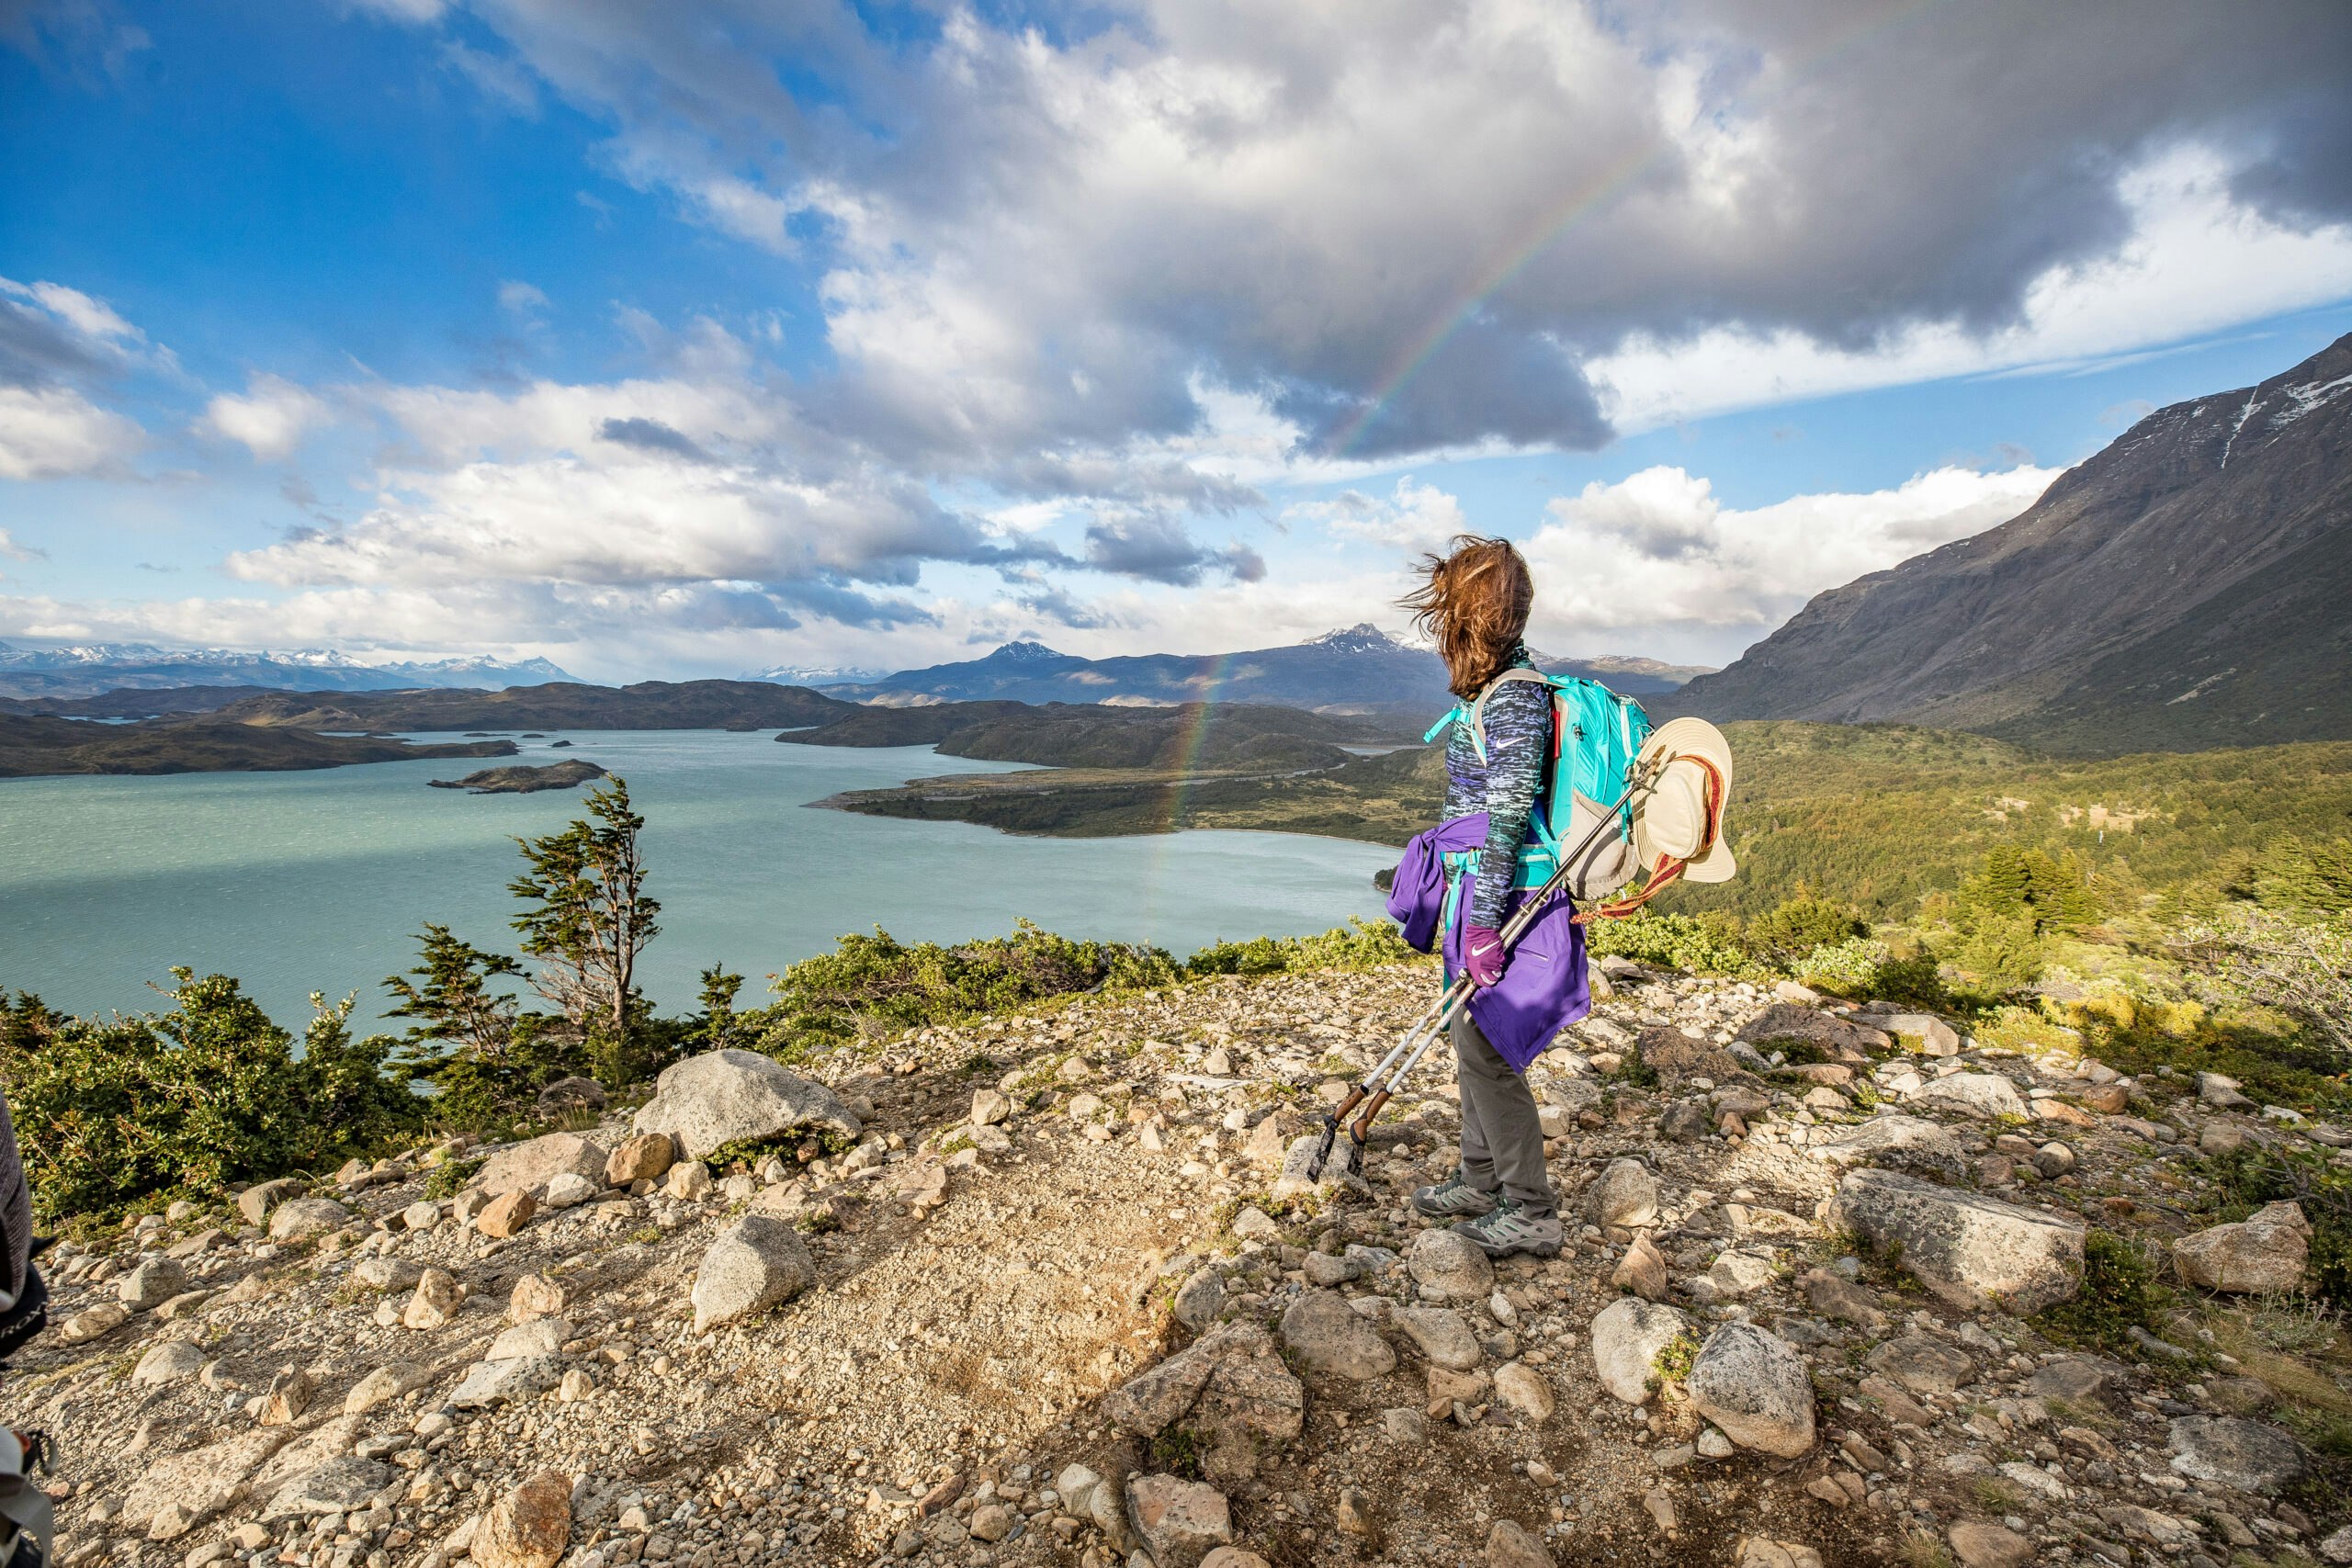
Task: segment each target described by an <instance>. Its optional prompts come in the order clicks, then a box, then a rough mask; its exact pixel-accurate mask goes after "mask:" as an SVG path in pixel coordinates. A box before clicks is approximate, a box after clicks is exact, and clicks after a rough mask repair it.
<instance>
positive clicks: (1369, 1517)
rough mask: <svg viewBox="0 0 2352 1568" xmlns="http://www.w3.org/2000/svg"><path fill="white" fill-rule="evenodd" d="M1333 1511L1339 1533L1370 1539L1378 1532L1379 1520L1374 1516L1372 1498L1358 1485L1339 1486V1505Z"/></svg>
mask: <svg viewBox="0 0 2352 1568" xmlns="http://www.w3.org/2000/svg"><path fill="white" fill-rule="evenodd" d="M1333 1512H1334V1514H1335V1515H1336V1522H1337V1523H1338V1525H1339V1527H1340V1534H1341V1535H1351V1536H1355V1537H1357V1538H1359V1539H1360V1540H1374V1539H1376V1538H1377V1537H1378V1536H1379V1534H1380V1522H1379V1520H1378V1519H1377V1518H1376V1517H1374V1513H1373V1506H1372V1498H1371V1497H1370V1496H1369V1495H1366V1494H1365V1492H1364V1490H1363V1488H1362V1487H1360V1486H1342V1487H1341V1488H1340V1503H1339V1506H1338V1507H1337V1508H1336V1509H1335V1510H1333Z"/></svg>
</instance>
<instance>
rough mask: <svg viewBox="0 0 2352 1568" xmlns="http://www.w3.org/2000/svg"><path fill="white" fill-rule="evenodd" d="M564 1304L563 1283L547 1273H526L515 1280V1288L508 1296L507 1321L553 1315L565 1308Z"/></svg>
mask: <svg viewBox="0 0 2352 1568" xmlns="http://www.w3.org/2000/svg"><path fill="white" fill-rule="evenodd" d="M563 1305H564V1294H563V1287H562V1286H561V1285H559V1284H557V1283H556V1282H555V1281H554V1280H550V1279H548V1277H547V1276H546V1275H545V1274H526V1275H524V1276H523V1277H522V1278H521V1279H519V1280H515V1289H514V1290H513V1292H510V1293H509V1294H508V1296H507V1298H506V1321H507V1322H509V1323H516V1324H520V1323H529V1322H530V1321H531V1320H532V1319H534V1318H540V1317H553V1316H554V1315H555V1314H558V1313H560V1312H561V1311H562V1310H563Z"/></svg>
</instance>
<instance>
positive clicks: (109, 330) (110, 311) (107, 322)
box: [0, 279, 147, 344]
mask: <svg viewBox="0 0 2352 1568" xmlns="http://www.w3.org/2000/svg"><path fill="white" fill-rule="evenodd" d="M0 287H6V288H9V289H10V291H11V292H14V291H15V288H16V286H14V285H9V284H8V283H7V281H6V279H0ZM24 292H25V293H26V295H27V296H28V297H29V298H31V299H35V300H38V301H39V302H40V304H42V305H43V306H45V307H47V308H48V310H49V311H50V313H51V314H52V315H54V316H56V317H57V318H58V319H59V320H61V321H64V322H65V323H66V324H67V325H68V326H70V327H72V328H73V329H74V331H75V332H78V333H82V334H83V335H84V336H85V337H94V338H104V339H107V340H110V341H114V342H119V343H125V344H140V343H145V342H146V341H147V334H146V333H142V332H141V331H140V330H139V329H138V328H137V327H134V326H132V325H131V324H130V322H129V321H124V320H123V319H122V318H121V317H120V316H119V315H118V314H116V313H115V310H114V307H113V306H111V305H108V304H107V303H105V302H104V301H103V300H98V299H91V298H90V296H88V295H87V294H85V293H83V292H82V291H81V290H80V289H78V288H66V287H65V286H64V285H63V284H62V283H35V284H33V285H32V286H31V287H30V288H26V289H25V291H24Z"/></svg>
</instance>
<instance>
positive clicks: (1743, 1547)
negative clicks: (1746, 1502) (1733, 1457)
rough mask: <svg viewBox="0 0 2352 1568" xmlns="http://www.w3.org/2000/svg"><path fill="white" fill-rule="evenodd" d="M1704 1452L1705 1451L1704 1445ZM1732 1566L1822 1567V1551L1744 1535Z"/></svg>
mask: <svg viewBox="0 0 2352 1568" xmlns="http://www.w3.org/2000/svg"><path fill="white" fill-rule="evenodd" d="M1701 1451H1702V1452H1703V1451H1704V1447H1703V1445H1702V1450H1701ZM1732 1568H1821V1553H1819V1552H1818V1551H1815V1550H1814V1549H1813V1548H1811V1547H1809V1546H1803V1545H1800V1544H1799V1543H1797V1542H1796V1541H1793V1540H1768V1539H1766V1538H1765V1537H1763V1536H1760V1535H1751V1536H1743V1537H1741V1538H1740V1542H1739V1554H1738V1556H1736V1558H1734V1559H1733V1560H1732Z"/></svg>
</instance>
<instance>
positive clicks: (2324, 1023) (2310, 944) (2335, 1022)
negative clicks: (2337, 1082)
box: [2172, 908, 2352, 1057]
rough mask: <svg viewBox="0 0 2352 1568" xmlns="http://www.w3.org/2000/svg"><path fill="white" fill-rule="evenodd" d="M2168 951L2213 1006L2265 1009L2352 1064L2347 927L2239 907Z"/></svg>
mask: <svg viewBox="0 0 2352 1568" xmlns="http://www.w3.org/2000/svg"><path fill="white" fill-rule="evenodd" d="M2172 945H2173V951H2174V952H2175V953H2177V955H2178V956H2179V958H2180V960H2181V962H2182V963H2184V964H2187V965H2188V967H2189V969H2190V970H2191V972H2192V973H2194V974H2196V975H2197V976H2199V977H2200V978H2201V979H2202V981H2203V983H2204V988H2205V989H2206V991H2207V992H2208V993H2209V995H2211V998H2213V999H2215V1000H2219V1001H2222V1002H2231V1001H2236V1002H2244V1003H2250V1004H2252V1005H2253V1006H2256V1007H2259V1008H2266V1009H2268V1010H2270V1011H2272V1012H2275V1013H2278V1015H2279V1016H2281V1017H2283V1018H2286V1019H2289V1020H2290V1021H2293V1022H2294V1024H2295V1025H2296V1027H2298V1028H2299V1029H2301V1031H2302V1032H2304V1033H2305V1034H2306V1035H2307V1036H2309V1037H2310V1038H2311V1039H2312V1042H2313V1043H2316V1044H2319V1045H2321V1046H2323V1047H2324V1048H2325V1049H2326V1050H2328V1051H2330V1052H2332V1053H2334V1054H2335V1055H2337V1056H2338V1057H2352V927H2347V926H2345V925H2341V924H2336V923H2332V922H2329V921H2325V920H2311V921H2305V920H2301V919H2295V918H2294V917H2292V916H2290V915H2281V914H2276V913H2273V912H2272V911H2270V910H2267V909H2259V908H2236V909H2233V910H2231V911H2229V912H2228V913H2226V914H2225V915H2223V916H2222V919H2219V920H2216V921H2212V922H2210V923H2192V924H2190V925H2188V926H2186V927H2184V928H2183V929H2182V930H2181V931H2180V932H2179V934H2178V935H2177V936H2176V937H2175V938H2174V939H2173V944H2172Z"/></svg>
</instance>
